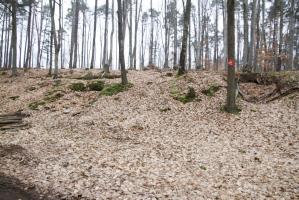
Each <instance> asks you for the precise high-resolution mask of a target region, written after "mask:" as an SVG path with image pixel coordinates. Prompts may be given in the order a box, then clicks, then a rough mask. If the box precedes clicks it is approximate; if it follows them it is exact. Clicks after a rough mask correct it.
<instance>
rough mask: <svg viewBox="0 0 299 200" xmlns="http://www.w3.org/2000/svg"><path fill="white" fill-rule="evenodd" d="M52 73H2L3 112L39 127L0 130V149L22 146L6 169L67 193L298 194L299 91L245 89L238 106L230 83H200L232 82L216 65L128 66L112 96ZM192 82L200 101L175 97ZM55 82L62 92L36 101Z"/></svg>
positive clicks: (4, 163)
mask: <svg viewBox="0 0 299 200" xmlns="http://www.w3.org/2000/svg"><path fill="white" fill-rule="evenodd" d="M64 73H65V74H64V77H68V76H70V75H68V74H67V72H64ZM76 73H77V74H78V75H80V74H82V72H75V74H73V75H72V76H74V75H76ZM45 74H46V72H44V71H40V72H29V73H26V74H25V75H22V76H21V77H17V78H8V77H7V76H3V77H1V80H0V106H1V109H0V114H4V113H8V112H15V111H17V110H20V109H23V112H25V113H27V114H29V115H30V117H28V118H26V119H25V120H26V122H28V123H29V124H30V128H28V129H24V130H19V131H17V132H15V131H5V132H1V133H0V146H1V148H0V152H1V149H5V148H6V149H7V147H9V146H12V145H14V146H17V147H18V148H20V149H22V151H13V153H11V152H7V151H4V150H3V151H2V153H0V156H1V159H0V171H1V172H3V173H4V174H5V175H6V176H13V177H16V178H18V179H20V180H21V181H22V182H23V183H24V184H26V185H34V186H35V187H36V188H39V190H40V192H41V193H48V192H50V193H57V194H63V195H62V196H59V198H78V199H157V198H161V199H264V198H270V199H298V198H299V195H298V194H299V191H298V188H299V178H298V173H299V171H298V170H299V163H298V159H299V155H298V146H299V140H298V139H299V136H298V133H299V128H298V123H299V122H298V121H299V109H298V102H299V100H298V95H293V96H291V97H285V98H283V99H280V100H277V101H273V102H271V103H268V104H253V103H248V102H245V101H242V100H241V99H238V105H239V106H240V107H241V109H242V111H241V112H240V113H239V114H237V115H231V114H227V113H224V112H222V111H221V107H222V105H223V104H224V102H225V94H226V91H225V87H220V90H219V91H218V92H216V93H215V95H214V96H206V95H204V94H202V92H201V91H202V90H204V89H207V88H208V87H209V85H220V86H225V84H226V83H225V81H223V78H222V77H221V76H220V75H219V74H216V73H213V72H197V73H195V72H191V73H189V74H188V76H187V77H182V78H176V77H170V76H166V73H165V72H164V73H159V72H155V71H146V72H129V74H128V75H129V80H130V82H131V83H132V84H133V85H134V86H133V87H132V88H130V89H129V90H128V91H126V92H123V93H119V94H117V95H114V96H110V97H106V96H99V94H98V92H72V91H70V90H69V89H68V84H69V83H71V82H78V80H74V79H67V78H63V79H62V80H61V82H59V83H58V82H53V80H52V79H51V78H45ZM80 81H81V80H80ZM83 82H84V81H83ZM106 82H119V80H107V81H106ZM188 86H190V87H193V88H194V89H195V91H196V93H197V95H198V100H197V101H194V102H190V103H187V104H183V103H181V102H179V101H177V100H175V99H173V97H172V95H171V92H170V91H171V90H172V89H173V87H178V88H180V89H182V90H185V89H186V88H188ZM53 90H55V91H60V92H62V93H63V96H62V97H61V98H59V99H57V100H55V101H53V102H46V103H45V104H42V105H40V106H38V107H37V110H31V109H29V108H28V105H29V104H30V103H32V102H37V101H40V100H41V99H44V98H45V95H47V94H48V93H49V91H52V92H53Z"/></svg>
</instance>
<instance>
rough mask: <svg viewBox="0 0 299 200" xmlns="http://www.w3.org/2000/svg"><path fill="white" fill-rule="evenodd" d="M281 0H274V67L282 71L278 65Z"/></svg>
mask: <svg viewBox="0 0 299 200" xmlns="http://www.w3.org/2000/svg"><path fill="white" fill-rule="evenodd" d="M279 1H280V0H275V1H274V19H273V20H274V28H273V45H272V49H273V59H274V69H275V70H276V71H280V68H279V67H278V51H277V50H278V41H277V33H278V19H277V18H278V6H279Z"/></svg>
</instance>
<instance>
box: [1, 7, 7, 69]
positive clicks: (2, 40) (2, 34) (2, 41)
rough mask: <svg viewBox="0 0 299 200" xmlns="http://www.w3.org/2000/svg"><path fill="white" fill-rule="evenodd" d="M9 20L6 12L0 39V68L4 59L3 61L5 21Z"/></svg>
mask: <svg viewBox="0 0 299 200" xmlns="http://www.w3.org/2000/svg"><path fill="white" fill-rule="evenodd" d="M6 20H7V15H6V13H4V16H3V21H2V31H1V41H0V68H2V67H3V65H2V61H3V47H4V45H3V43H4V30H5V21H6Z"/></svg>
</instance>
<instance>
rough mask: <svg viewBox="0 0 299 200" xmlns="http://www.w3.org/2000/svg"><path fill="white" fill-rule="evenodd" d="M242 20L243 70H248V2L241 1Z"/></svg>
mask: <svg viewBox="0 0 299 200" xmlns="http://www.w3.org/2000/svg"><path fill="white" fill-rule="evenodd" d="M243 18H244V21H243V23H244V31H243V34H244V47H243V68H244V69H247V68H248V49H249V48H248V43H249V42H248V0H243Z"/></svg>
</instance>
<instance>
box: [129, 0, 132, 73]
mask: <svg viewBox="0 0 299 200" xmlns="http://www.w3.org/2000/svg"><path fill="white" fill-rule="evenodd" d="M129 6H130V7H129V14H130V17H129V24H128V26H129V69H132V67H133V1H132V0H129Z"/></svg>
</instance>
